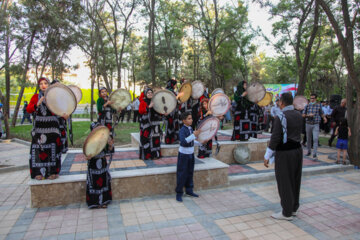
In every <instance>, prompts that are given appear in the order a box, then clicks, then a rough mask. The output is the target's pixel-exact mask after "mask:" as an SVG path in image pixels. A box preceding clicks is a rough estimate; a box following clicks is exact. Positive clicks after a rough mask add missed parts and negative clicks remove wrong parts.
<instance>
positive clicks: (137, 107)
mask: <svg viewBox="0 0 360 240" xmlns="http://www.w3.org/2000/svg"><path fill="white" fill-rule="evenodd" d="M139 106H140V101H139V99H136V100H135V101H134V102H133V108H134V110H135V111H139Z"/></svg>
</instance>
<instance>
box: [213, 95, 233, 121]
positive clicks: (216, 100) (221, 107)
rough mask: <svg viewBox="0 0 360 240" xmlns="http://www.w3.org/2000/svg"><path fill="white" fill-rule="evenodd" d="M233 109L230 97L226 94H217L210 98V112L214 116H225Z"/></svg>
mask: <svg viewBox="0 0 360 240" xmlns="http://www.w3.org/2000/svg"><path fill="white" fill-rule="evenodd" d="M230 107H231V102H230V99H229V97H228V96H226V95H225V94H224V93H217V94H215V95H214V96H212V97H211V98H210V101H209V110H210V111H211V112H212V115H214V116H223V115H225V113H227V111H228V110H229V108H230Z"/></svg>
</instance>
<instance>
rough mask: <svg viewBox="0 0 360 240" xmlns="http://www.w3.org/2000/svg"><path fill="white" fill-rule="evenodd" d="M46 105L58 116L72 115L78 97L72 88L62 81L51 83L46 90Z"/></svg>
mask: <svg viewBox="0 0 360 240" xmlns="http://www.w3.org/2000/svg"><path fill="white" fill-rule="evenodd" d="M45 99H46V106H47V107H48V108H49V110H50V111H51V112H52V113H54V114H55V115H57V116H62V115H64V114H67V115H70V114H72V113H73V112H74V111H75V109H76V105H77V103H76V97H75V95H74V93H73V92H72V91H71V89H70V88H69V87H67V86H65V85H63V84H61V83H56V84H53V85H50V86H49V87H48V88H47V89H46V91H45Z"/></svg>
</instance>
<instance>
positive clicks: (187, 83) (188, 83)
mask: <svg viewBox="0 0 360 240" xmlns="http://www.w3.org/2000/svg"><path fill="white" fill-rule="evenodd" d="M185 85H189V86H190V88H191V91H190V94H189V97H188V98H187V99H186V100H185V101H182V100H181V98H179V100H180V102H181V103H184V102H186V101H187V100H189V98H190V97H191V94H192V84H191V83H190V82H186V83H183V84H182V85H181V87H180V90H179V93H181V89H183V86H185Z"/></svg>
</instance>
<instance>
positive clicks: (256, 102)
mask: <svg viewBox="0 0 360 240" xmlns="http://www.w3.org/2000/svg"><path fill="white" fill-rule="evenodd" d="M257 83H258V84H260V85H261V86H262V88H263V90H264V96H263V97H262V98H261V99H260V100H259V101H251V100H250V99H249V92H248V88H249V86H251V85H252V84H257ZM246 92H247V93H248V95H247V99H248V100H249V101H250V102H253V103H258V102H260V101H261V100H262V99H263V98H264V97H265V94H266V88H265V86H264V84H262V83H261V82H258V81H256V82H252V83H250V84H248V87H247V88H246Z"/></svg>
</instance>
